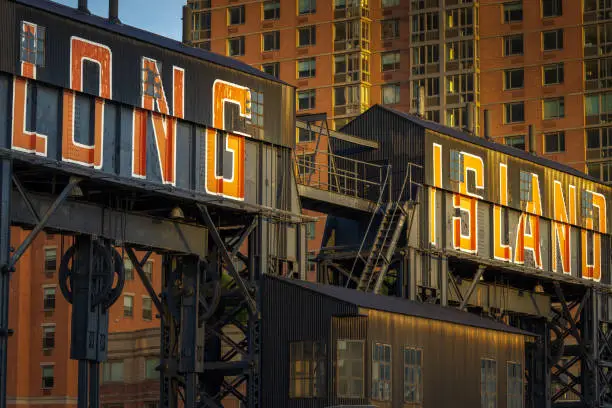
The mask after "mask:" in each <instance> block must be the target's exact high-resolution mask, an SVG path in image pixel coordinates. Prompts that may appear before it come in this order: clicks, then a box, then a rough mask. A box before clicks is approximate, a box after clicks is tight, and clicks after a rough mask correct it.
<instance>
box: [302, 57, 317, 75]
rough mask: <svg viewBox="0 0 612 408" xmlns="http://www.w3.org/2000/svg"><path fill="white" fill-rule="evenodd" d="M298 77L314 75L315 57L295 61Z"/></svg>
mask: <svg viewBox="0 0 612 408" xmlns="http://www.w3.org/2000/svg"><path fill="white" fill-rule="evenodd" d="M297 71H298V78H300V79H301V78H312V77H314V76H315V75H316V73H317V71H316V59H315V58H307V59H303V60H298V62H297Z"/></svg>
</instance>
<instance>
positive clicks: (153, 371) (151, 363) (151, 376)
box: [145, 358, 159, 380]
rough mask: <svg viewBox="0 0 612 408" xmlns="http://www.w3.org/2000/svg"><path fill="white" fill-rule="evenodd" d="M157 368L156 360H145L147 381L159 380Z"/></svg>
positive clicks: (157, 361)
mask: <svg viewBox="0 0 612 408" xmlns="http://www.w3.org/2000/svg"><path fill="white" fill-rule="evenodd" d="M158 366H159V359H158V358H147V359H146V360H145V378H146V379H147V380H156V379H158V378H159V371H157V367H158Z"/></svg>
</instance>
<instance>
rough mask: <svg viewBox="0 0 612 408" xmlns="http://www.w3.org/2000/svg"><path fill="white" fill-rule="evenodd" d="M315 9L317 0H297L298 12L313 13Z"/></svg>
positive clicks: (300, 13)
mask: <svg viewBox="0 0 612 408" xmlns="http://www.w3.org/2000/svg"><path fill="white" fill-rule="evenodd" d="M316 11H317V0H298V14H299V15H303V14H313V13H315V12H316Z"/></svg>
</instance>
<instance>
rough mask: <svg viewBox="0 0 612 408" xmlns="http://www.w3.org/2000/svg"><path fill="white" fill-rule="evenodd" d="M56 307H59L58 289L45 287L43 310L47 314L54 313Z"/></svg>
mask: <svg viewBox="0 0 612 408" xmlns="http://www.w3.org/2000/svg"><path fill="white" fill-rule="evenodd" d="M47 291H48V293H47ZM51 292H52V293H51ZM51 295H53V296H51ZM56 307H57V288H56V287H55V286H47V287H43V310H44V311H45V312H53V311H55V309H56Z"/></svg>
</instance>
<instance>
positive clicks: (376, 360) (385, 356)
mask: <svg viewBox="0 0 612 408" xmlns="http://www.w3.org/2000/svg"><path fill="white" fill-rule="evenodd" d="M372 346H373V347H372V399H373V400H378V401H390V400H391V346H390V345H389V344H381V343H374V344H372Z"/></svg>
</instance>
